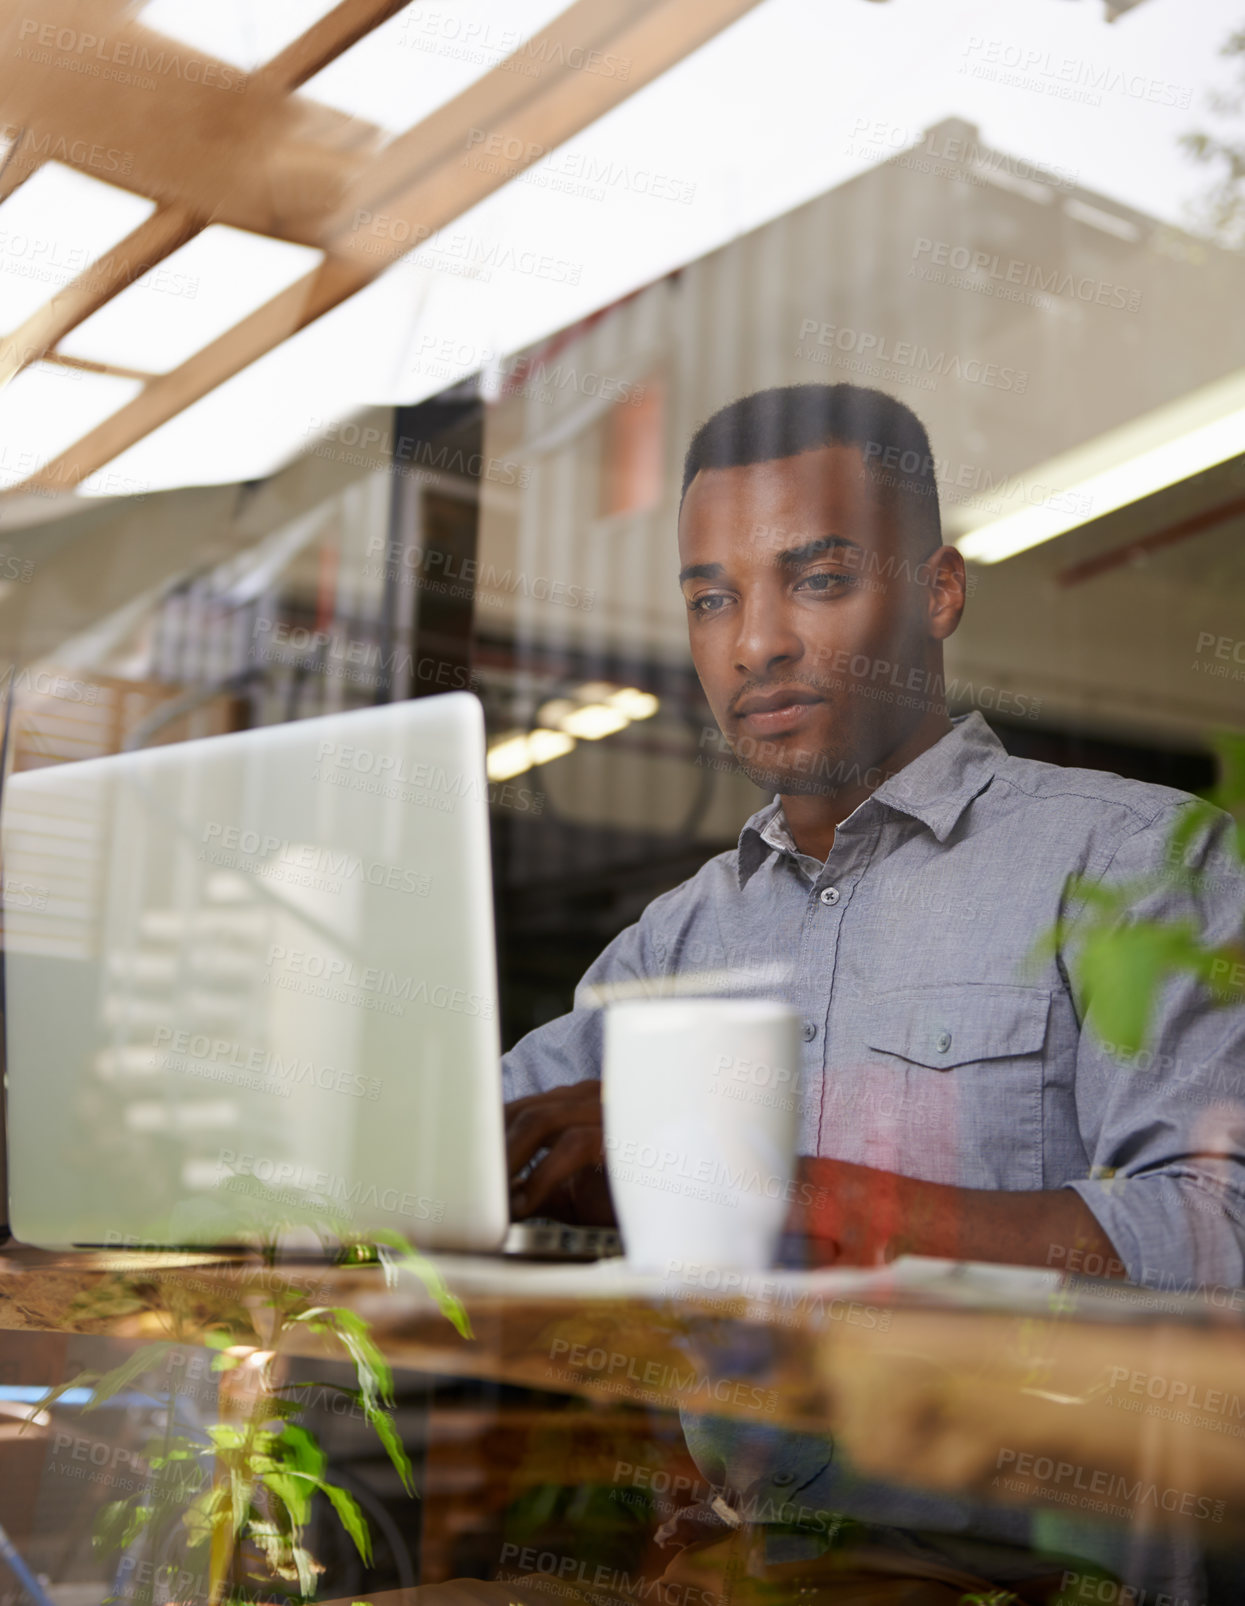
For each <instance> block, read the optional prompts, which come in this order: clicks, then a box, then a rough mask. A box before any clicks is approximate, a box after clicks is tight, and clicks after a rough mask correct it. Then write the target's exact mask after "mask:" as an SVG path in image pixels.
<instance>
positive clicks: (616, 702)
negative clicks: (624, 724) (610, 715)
mask: <svg viewBox="0 0 1245 1606" xmlns="http://www.w3.org/2000/svg"><path fill="white" fill-rule="evenodd" d="M605 701H606V702H607V703H608V704H609V705H610V707H611V708H617V709H618V710H619V712H620V713H623V714H626V716H627V718H628V719H630V720H637V719H651V718H652V717H653V715H654V714H655V713H656V712H657V710H658V709H659V708H660V707H661V704H660V702H659V701H658V700H657V698H656V697H654V696H653V694H652V692H651V691H639V690H637V688H636V687H635V686H623V687H622V688H621V689H620V690H618V691H616V692H611V694H610V695H609V696H608V697H607V698H606V699H605Z"/></svg>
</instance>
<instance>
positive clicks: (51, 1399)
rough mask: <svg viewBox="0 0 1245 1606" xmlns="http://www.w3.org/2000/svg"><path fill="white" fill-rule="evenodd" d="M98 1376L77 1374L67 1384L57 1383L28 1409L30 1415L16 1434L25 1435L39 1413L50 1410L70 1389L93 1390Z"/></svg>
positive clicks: (83, 1373)
mask: <svg viewBox="0 0 1245 1606" xmlns="http://www.w3.org/2000/svg"><path fill="white" fill-rule="evenodd" d="M100 1375H101V1374H100V1373H99V1372H79V1373H78V1375H77V1377H71V1378H70V1379H69V1381H68V1382H67V1383H58V1384H57V1385H56V1387H55V1388H50V1389H49V1390H48V1391H47V1393H46V1394H44V1395H42V1396H41V1397H40V1398H39V1399H38V1400H36V1402H35V1403H34V1405H32V1406H31V1407H30V1414H29V1416H27V1417H26V1418H25V1420H24V1421H23V1422H22V1425H21V1427H20V1428H19V1429H18V1430H17V1431H18V1434H19V1435H20V1434H22V1433H25V1431H26V1429H27V1428H28V1427H30V1425H31V1424H32V1423H33V1422H34V1420H35V1418H36V1417H37V1416H38V1415H39V1413H40V1412H41V1411H47V1410H50V1409H51V1407H52V1406H54V1405H55V1404H56V1402H57V1400H59V1399H60V1397H61V1395H62V1394H68V1392H69V1390H70V1389H80V1388H93V1387H94V1385H95V1384H96V1383H97V1382H98V1380H99V1378H100Z"/></svg>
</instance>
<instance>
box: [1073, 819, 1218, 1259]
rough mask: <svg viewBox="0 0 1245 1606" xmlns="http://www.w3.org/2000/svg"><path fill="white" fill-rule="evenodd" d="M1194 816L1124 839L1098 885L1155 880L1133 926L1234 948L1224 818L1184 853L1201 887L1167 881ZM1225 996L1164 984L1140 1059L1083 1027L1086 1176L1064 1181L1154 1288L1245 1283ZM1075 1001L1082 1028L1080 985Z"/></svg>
mask: <svg viewBox="0 0 1245 1606" xmlns="http://www.w3.org/2000/svg"><path fill="white" fill-rule="evenodd" d="M1187 807H1189V805H1188V804H1187V803H1186V804H1179V805H1177V806H1176V807H1174V808H1172V809H1170V810H1166V811H1164V813H1163V814H1162V815H1160V816H1159V818H1158V819H1157V820H1155V821H1154V822H1153V823H1152V824H1150V825H1148V826H1145V827H1143V828H1142V829H1140V830H1138V831H1137V832H1135V833H1134V834H1133V835H1132V836H1131V837H1129V838H1128V839H1127V840H1126V841H1125V842H1124V843H1123V844H1122V845H1121V847H1120V848H1119V849H1118V850H1117V852H1116V854H1115V857H1114V859H1113V860H1112V862H1111V864H1110V866H1109V868H1108V871H1107V873H1106V875H1105V876H1104V877H1103V880H1104V881H1105V882H1108V883H1110V884H1115V883H1128V882H1138V883H1141V884H1143V885H1144V883H1145V882H1146V880H1147V879H1148V880H1149V882H1150V886H1149V890H1140V891H1139V896H1138V898H1137V899H1136V900H1135V901H1132V902H1131V903H1130V908H1131V910H1132V912H1133V914H1134V916H1135V917H1136V918H1138V919H1149V920H1161V921H1164V922H1175V921H1189V922H1191V923H1192V924H1193V926H1194V928H1195V930H1196V931H1197V933H1198V935H1199V937H1200V938H1201V940H1202V941H1203V942H1205V943H1207V944H1208V945H1211V946H1216V947H1217V946H1219V945H1221V944H1226V943H1236V944H1239V943H1240V941H1241V936H1242V927H1243V925H1245V874H1242V867H1241V864H1240V861H1239V859H1238V858H1237V856H1236V853H1235V849H1234V845H1233V840H1232V835H1233V822H1232V820H1231V819H1230V818H1229V816H1227V815H1226V814H1225V815H1221V816H1218V817H1217V818H1216V819H1215V821H1214V822H1213V823H1212V824H1210V825H1209V826H1208V827H1205V828H1203V830H1202V832H1201V833H1200V836H1199V838H1198V840H1197V842H1196V844H1195V845H1194V847H1193V848H1191V849H1190V851H1189V853H1188V855H1187V856H1186V858H1185V865H1186V867H1187V868H1189V869H1190V870H1192V871H1194V872H1195V873H1196V878H1197V879H1196V885H1194V886H1193V887H1185V886H1182V885H1180V884H1179V882H1178V881H1177V880H1176V878H1175V877H1173V876H1172V875H1171V874H1164V873H1163V872H1164V867H1165V865H1166V864H1167V863H1168V857H1167V856H1168V842H1169V839H1170V835H1171V831H1172V828H1173V826H1174V824H1175V822H1176V820H1177V818H1178V815H1179V812H1180V810H1181V809H1184V808H1187ZM1225 969H1226V970H1230V967H1229V966H1225ZM1227 979H1228V978H1227V977H1225V980H1227ZM1223 995H1224V996H1225V997H1227V998H1228V999H1229V1000H1230V1001H1228V1002H1226V1003H1225V1002H1222V1001H1220V1002H1216V999H1215V998H1214V997H1213V996H1212V994H1211V991H1210V989H1208V988H1207V986H1206V985H1205V984H1204V983H1202V982H1200V981H1199V980H1198V979H1197V978H1195V977H1194V976H1192V975H1191V974H1188V973H1182V974H1180V975H1178V976H1175V977H1172V978H1170V979H1169V980H1168V981H1167V982H1166V983H1165V984H1164V985H1163V986H1162V988H1161V991H1160V996H1159V1003H1158V1008H1157V1012H1156V1015H1155V1017H1154V1018H1153V1020H1152V1025H1151V1033H1150V1037H1149V1040H1148V1042H1147V1044H1146V1047H1145V1048H1144V1049H1143V1050H1142V1051H1141V1052H1140V1053H1138V1054H1133V1055H1127V1054H1124V1053H1123V1052H1121V1051H1119V1050H1117V1049H1115V1048H1114V1046H1113V1045H1111V1044H1109V1043H1104V1042H1103V1041H1102V1040H1101V1039H1100V1038H1099V1037H1098V1035H1097V1034H1096V1033H1095V1031H1094V1029H1093V1026H1092V1025H1090V1024H1086V1025H1085V1026H1084V1027H1083V1028H1082V1031H1081V1037H1080V1045H1079V1048H1078V1052H1077V1066H1076V1096H1077V1107H1078V1115H1079V1120H1080V1126H1081V1132H1082V1137H1083V1140H1084V1142H1085V1146H1086V1150H1087V1152H1088V1154H1089V1156H1090V1160H1091V1167H1092V1168H1091V1171H1090V1175H1089V1177H1088V1179H1086V1180H1085V1181H1080V1182H1073V1183H1069V1184H1068V1186H1070V1187H1073V1188H1075V1189H1076V1191H1077V1192H1078V1193H1079V1194H1080V1195H1081V1197H1082V1198H1083V1199H1084V1201H1085V1203H1086V1204H1087V1205H1088V1207H1089V1208H1090V1210H1091V1211H1092V1212H1093V1214H1094V1216H1095V1217H1096V1219H1097V1221H1098V1223H1099V1225H1100V1226H1101V1227H1102V1229H1103V1231H1104V1232H1105V1233H1106V1234H1107V1236H1108V1237H1109V1238H1110V1239H1111V1242H1112V1243H1113V1244H1114V1245H1115V1248H1116V1250H1117V1252H1118V1253H1119V1256H1120V1258H1121V1259H1122V1260H1123V1262H1124V1265H1125V1267H1126V1268H1127V1271H1128V1275H1129V1277H1130V1278H1131V1280H1132V1281H1134V1282H1137V1283H1143V1284H1147V1285H1149V1286H1151V1287H1156V1288H1164V1289H1174V1290H1190V1289H1195V1288H1203V1287H1214V1288H1238V1287H1240V1286H1241V1285H1242V1283H1243V1282H1245V1006H1243V1005H1242V1002H1241V1000H1242V990H1241V988H1240V987H1239V986H1237V987H1235V989H1233V990H1231V991H1229V990H1228V989H1227V988H1225V989H1224V990H1223ZM1074 998H1075V999H1076V1002H1077V1008H1078V1012H1079V1013H1080V1015H1081V1018H1082V1020H1084V1017H1085V1008H1084V999H1083V998H1081V997H1079V996H1078V992H1077V989H1076V987H1075V985H1074Z"/></svg>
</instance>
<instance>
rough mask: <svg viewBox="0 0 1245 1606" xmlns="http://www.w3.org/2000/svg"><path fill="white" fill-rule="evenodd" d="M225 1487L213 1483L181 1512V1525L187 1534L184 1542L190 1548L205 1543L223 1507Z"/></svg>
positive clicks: (210, 1535)
mask: <svg viewBox="0 0 1245 1606" xmlns="http://www.w3.org/2000/svg"><path fill="white" fill-rule="evenodd" d="M225 1499H226V1494H225V1487H224V1485H223V1484H219V1483H218V1484H214V1485H213V1486H212V1487H211V1488H210V1489H205V1490H204V1491H203V1493H202V1494H201V1495H199V1496H198V1497H197V1498H196V1499H194V1500H192V1501H191V1503H190V1505H189V1506H188V1507H187V1508H186V1510H185V1511H184V1512H183V1513H182V1527H183V1528H185V1530H186V1533H187V1535H188V1537H187V1540H186V1543H187V1544H188V1545H189V1546H190V1548H191V1549H192V1550H194V1549H197V1548H198V1547H199V1546H200V1545H205V1544H207V1542H208V1540H209V1539H210V1538H211V1537H212V1530H213V1528H214V1527H215V1526H216V1523H217V1521H218V1519H219V1517H220V1516H221V1515H222V1514H223V1512H224V1509H225Z"/></svg>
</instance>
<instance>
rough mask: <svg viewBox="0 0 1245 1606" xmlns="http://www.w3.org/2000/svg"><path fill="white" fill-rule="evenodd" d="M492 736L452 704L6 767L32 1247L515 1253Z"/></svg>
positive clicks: (11, 1084)
mask: <svg viewBox="0 0 1245 1606" xmlns="http://www.w3.org/2000/svg"><path fill="white" fill-rule="evenodd" d="M484 750H485V742H484V719H483V713H482V710H481V707H480V704H479V702H478V701H477V700H476V698H475V697H473V696H472V695H471V694H470V693H468V692H451V693H448V694H446V695H444V696H438V697H429V698H422V699H418V700H415V701H411V702H401V703H393V704H389V705H386V706H383V707H378V708H374V709H367V710H363V711H359V712H354V713H345V714H330V715H326V716H324V717H321V718H316V719H308V720H302V721H297V722H294V723H291V724H286V725H277V726H273V727H268V728H265V729H261V730H252V731H245V732H241V733H238V734H236V735H229V736H217V737H211V738H208V739H205V740H199V741H190V742H184V743H181V744H178V745H174V746H165V747H158V748H154V749H150V750H148V751H142V752H133V753H124V754H121V755H118V756H114V757H109V758H102V759H91V760H86V761H83V762H80V763H70V764H58V765H51V766H49V767H47V768H45V769H40V770H35V771H28V772H23V773H21V774H15V775H13V776H12V777H11V778H10V780H9V782H8V787H7V790H6V794H5V804H4V810H3V821H2V822H0V823H2V828H3V852H4V868H5V881H6V886H7V887H9V888H13V887H17V888H22V889H25V893H26V894H28V896H26V895H24V896H23V897H22V898H20V899H18V898H6V899H5V919H6V928H7V929H6V943H5V973H6V974H5V981H6V994H7V1011H6V1036H7V1115H8V1151H9V1201H10V1224H11V1228H12V1231H13V1234H14V1236H15V1237H16V1238H17V1239H18V1240H19V1241H21V1242H24V1243H28V1244H32V1245H35V1246H39V1247H46V1248H54V1249H61V1248H69V1247H88V1246H89V1247H97V1246H104V1247H109V1246H113V1247H118V1246H120V1247H126V1246H128V1247H151V1248H173V1247H223V1246H227V1245H232V1244H236V1243H240V1242H254V1241H255V1239H256V1238H257V1237H258V1238H260V1239H267V1240H269V1241H275V1242H276V1243H277V1244H278V1246H279V1247H292V1248H295V1249H301V1248H305V1247H307V1245H308V1243H309V1242H310V1243H312V1244H314V1243H315V1242H317V1241H318V1240H319V1237H320V1236H321V1235H326V1234H327V1235H328V1237H329V1238H330V1239H337V1240H340V1239H342V1238H345V1239H347V1240H349V1239H351V1238H359V1239H368V1238H372V1237H374V1236H375V1235H376V1234H377V1233H380V1232H395V1233H399V1234H401V1235H402V1237H404V1238H406V1239H408V1240H409V1241H411V1242H413V1243H415V1244H417V1245H419V1246H421V1247H426V1248H433V1249H436V1248H444V1249H458V1250H475V1251H488V1250H495V1249H498V1248H499V1247H500V1246H501V1245H502V1243H503V1240H504V1239H505V1237H506V1234H507V1229H508V1225H509V1216H508V1203H507V1178H506V1165H505V1156H504V1140H503V1122H502V1098H501V1077H500V1042H499V1032H498V1019H497V1013H498V1011H497V976H496V958H495V948H494V937H493V911H492V891H491V875H490V860H489V826H488V795H487V783H486V776H485V765H484Z"/></svg>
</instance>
